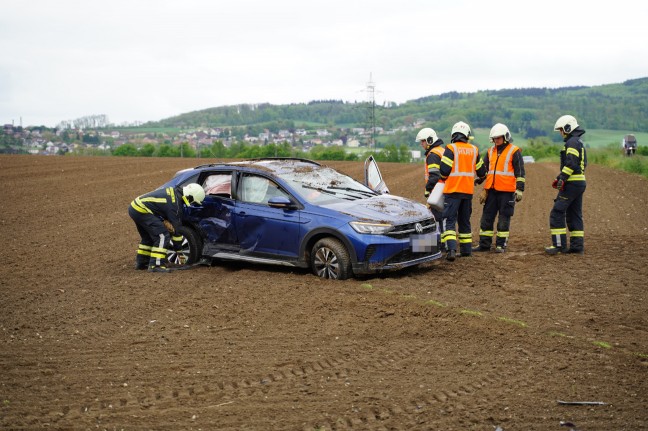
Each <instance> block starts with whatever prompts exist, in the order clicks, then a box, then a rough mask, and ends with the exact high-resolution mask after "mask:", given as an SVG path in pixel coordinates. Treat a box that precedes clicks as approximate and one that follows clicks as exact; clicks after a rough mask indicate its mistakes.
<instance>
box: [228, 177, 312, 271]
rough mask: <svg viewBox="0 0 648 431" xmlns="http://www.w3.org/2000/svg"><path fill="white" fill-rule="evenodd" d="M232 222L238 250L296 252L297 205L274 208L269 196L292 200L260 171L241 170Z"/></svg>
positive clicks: (272, 254) (277, 254) (289, 255)
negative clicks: (243, 172) (255, 172)
mask: <svg viewBox="0 0 648 431" xmlns="http://www.w3.org/2000/svg"><path fill="white" fill-rule="evenodd" d="M237 187H238V188H237V200H236V208H235V210H234V214H233V217H234V225H235V227H236V235H237V238H238V244H239V247H240V254H247V255H253V256H257V257H265V258H275V259H285V260H293V259H296V258H297V257H298V256H299V241H300V214H299V210H298V209H293V208H273V207H272V206H271V205H270V204H269V200H270V199H272V198H273V197H278V196H283V197H286V198H288V199H291V200H293V199H294V198H292V197H291V196H290V194H289V193H287V192H286V191H285V190H284V189H283V188H281V187H280V186H279V185H278V184H277V183H276V182H274V181H272V180H271V179H269V178H266V177H264V176H261V175H257V174H251V173H245V174H241V176H240V178H239V181H238V186H237Z"/></svg>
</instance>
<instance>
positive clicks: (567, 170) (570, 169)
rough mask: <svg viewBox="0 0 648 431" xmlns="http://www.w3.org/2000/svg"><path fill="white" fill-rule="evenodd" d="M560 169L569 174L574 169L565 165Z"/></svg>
mask: <svg viewBox="0 0 648 431" xmlns="http://www.w3.org/2000/svg"><path fill="white" fill-rule="evenodd" d="M562 171H563V173H565V174H567V175H571V174H573V173H574V170H573V169H572V168H568V167H567V166H565V167H564V168H563V169H562Z"/></svg>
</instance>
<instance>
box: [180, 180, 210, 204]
mask: <svg viewBox="0 0 648 431" xmlns="http://www.w3.org/2000/svg"><path fill="white" fill-rule="evenodd" d="M182 194H183V195H184V196H185V197H186V198H187V200H189V203H193V202H195V203H197V204H201V203H202V201H203V199H205V190H204V189H203V188H202V186H201V185H200V184H196V183H191V184H187V185H186V186H184V187H183V188H182Z"/></svg>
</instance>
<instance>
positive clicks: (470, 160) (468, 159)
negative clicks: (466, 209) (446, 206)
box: [443, 142, 479, 195]
mask: <svg viewBox="0 0 648 431" xmlns="http://www.w3.org/2000/svg"><path fill="white" fill-rule="evenodd" d="M446 148H449V149H450V150H451V151H452V152H453V153H454V162H453V163H452V171H451V172H450V175H448V178H447V179H446V181H445V188H444V189H443V194H446V195H447V194H450V193H466V194H469V195H472V194H473V192H474V190H475V182H474V181H475V171H476V170H477V159H478V158H479V150H478V149H477V147H476V146H474V145H472V144H468V143H466V142H455V143H453V144H448V145H447V146H446Z"/></svg>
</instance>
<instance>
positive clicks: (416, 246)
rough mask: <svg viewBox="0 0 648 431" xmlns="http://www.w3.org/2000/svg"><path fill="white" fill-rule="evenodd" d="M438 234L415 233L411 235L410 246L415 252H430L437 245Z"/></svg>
mask: <svg viewBox="0 0 648 431" xmlns="http://www.w3.org/2000/svg"><path fill="white" fill-rule="evenodd" d="M436 239H437V238H436V235H435V234H432V233H425V234H415V235H412V236H410V246H411V247H412V252H414V253H428V252H431V251H432V250H433V249H434V247H435V246H436Z"/></svg>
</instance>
